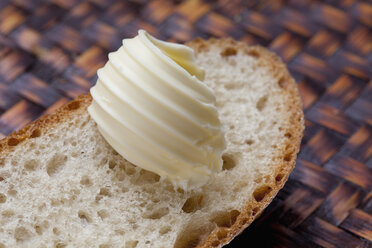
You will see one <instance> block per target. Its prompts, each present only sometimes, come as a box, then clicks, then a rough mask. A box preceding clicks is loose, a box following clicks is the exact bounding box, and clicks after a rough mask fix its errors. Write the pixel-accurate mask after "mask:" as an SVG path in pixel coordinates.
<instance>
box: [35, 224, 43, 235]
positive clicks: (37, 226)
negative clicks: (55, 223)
mask: <svg viewBox="0 0 372 248" xmlns="http://www.w3.org/2000/svg"><path fill="white" fill-rule="evenodd" d="M34 229H35V232H36V233H37V234H39V235H42V234H43V228H42V227H41V226H40V225H35V226H34Z"/></svg>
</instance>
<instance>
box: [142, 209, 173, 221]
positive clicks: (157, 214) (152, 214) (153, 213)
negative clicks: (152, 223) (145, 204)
mask: <svg viewBox="0 0 372 248" xmlns="http://www.w3.org/2000/svg"><path fill="white" fill-rule="evenodd" d="M168 213H169V208H168V207H156V208H155V209H152V210H148V211H147V212H145V213H144V214H143V215H142V217H143V218H145V219H151V220H157V219H160V218H161V217H163V216H165V215H167V214H168Z"/></svg>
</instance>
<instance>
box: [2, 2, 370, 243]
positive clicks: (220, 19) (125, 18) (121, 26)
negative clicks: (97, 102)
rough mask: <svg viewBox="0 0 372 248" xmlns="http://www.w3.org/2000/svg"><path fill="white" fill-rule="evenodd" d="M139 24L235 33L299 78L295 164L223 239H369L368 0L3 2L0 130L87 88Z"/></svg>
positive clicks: (175, 32) (182, 31) (155, 29)
mask: <svg viewBox="0 0 372 248" xmlns="http://www.w3.org/2000/svg"><path fill="white" fill-rule="evenodd" d="M139 28H143V29H146V30H148V31H149V32H150V33H151V34H153V35H155V36H157V37H159V38H161V39H164V40H171V41H176V42H184V41H189V40H191V39H193V38H195V37H198V36H200V37H203V38H208V37H211V36H215V37H223V36H231V37H233V38H235V39H238V40H242V41H245V42H247V43H248V44H251V45H254V44H261V45H263V46H266V47H268V48H269V49H271V50H273V51H275V52H277V53H278V54H279V55H280V56H281V57H282V59H283V60H284V61H285V62H286V63H287V64H288V68H289V70H290V72H291V73H292V75H293V76H294V77H295V79H296V81H297V82H298V86H299V89H300V92H301V95H302V98H303V102H304V111H305V115H306V131H305V136H304V139H303V142H302V148H301V152H300V153H299V156H298V160H297V165H296V168H295V170H294V172H293V173H292V174H291V176H290V178H289V181H288V182H287V184H286V186H285V188H284V189H283V190H282V191H281V192H280V193H279V195H278V197H276V198H275V200H274V201H273V203H272V204H271V205H270V206H269V207H268V209H266V211H265V212H264V213H263V214H262V216H261V217H260V218H259V219H258V220H257V221H256V222H255V223H254V224H253V225H252V226H250V227H249V228H248V229H247V230H246V231H245V232H244V233H243V234H242V235H241V236H239V237H238V238H237V239H235V240H234V241H233V242H232V243H231V244H230V245H229V246H228V247H230V248H232V247H248V246H251V247H372V158H371V154H372V80H371V78H372V2H371V1H358V0H342V1H341V0H327V1H316V0H281V1H279V0H266V1H242V0H234V1H229V0H221V1H218V2H217V1H198V0H189V1H163V0H153V1H146V0H137V1H134V0H133V1H120V0H117V1H116V0H90V1H82V0H50V1H46V0H1V1H0V138H1V137H4V136H6V135H8V134H9V133H10V132H12V131H14V130H16V129H19V128H21V127H22V126H24V125H25V124H27V123H28V122H30V121H31V120H34V119H36V118H37V117H39V116H41V115H43V114H45V113H50V112H52V111H53V110H55V109H56V108H58V107H60V106H61V105H63V104H64V103H66V102H67V101H69V100H71V99H73V98H74V97H76V96H78V95H80V94H83V93H86V92H87V91H88V89H89V88H90V87H91V86H92V84H94V82H95V80H96V70H97V68H99V67H101V66H102V65H103V64H104V63H105V61H106V59H107V53H108V52H109V51H113V50H115V49H116V48H117V47H119V46H120V44H121V39H122V38H124V37H132V36H134V35H136V32H137V30H138V29H139Z"/></svg>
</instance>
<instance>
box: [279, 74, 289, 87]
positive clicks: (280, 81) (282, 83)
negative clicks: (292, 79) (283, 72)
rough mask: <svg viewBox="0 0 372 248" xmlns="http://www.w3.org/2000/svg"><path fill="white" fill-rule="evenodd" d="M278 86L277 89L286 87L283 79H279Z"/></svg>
mask: <svg viewBox="0 0 372 248" xmlns="http://www.w3.org/2000/svg"><path fill="white" fill-rule="evenodd" d="M278 84H279V87H280V88H283V89H285V88H286V87H287V83H286V80H285V77H281V78H279V80H278Z"/></svg>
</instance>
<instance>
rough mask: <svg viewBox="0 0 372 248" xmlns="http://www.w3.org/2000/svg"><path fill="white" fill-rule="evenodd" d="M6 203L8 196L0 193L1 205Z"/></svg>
mask: <svg viewBox="0 0 372 248" xmlns="http://www.w3.org/2000/svg"><path fill="white" fill-rule="evenodd" d="M5 202H6V195H4V194H1V193H0V203H5Z"/></svg>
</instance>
